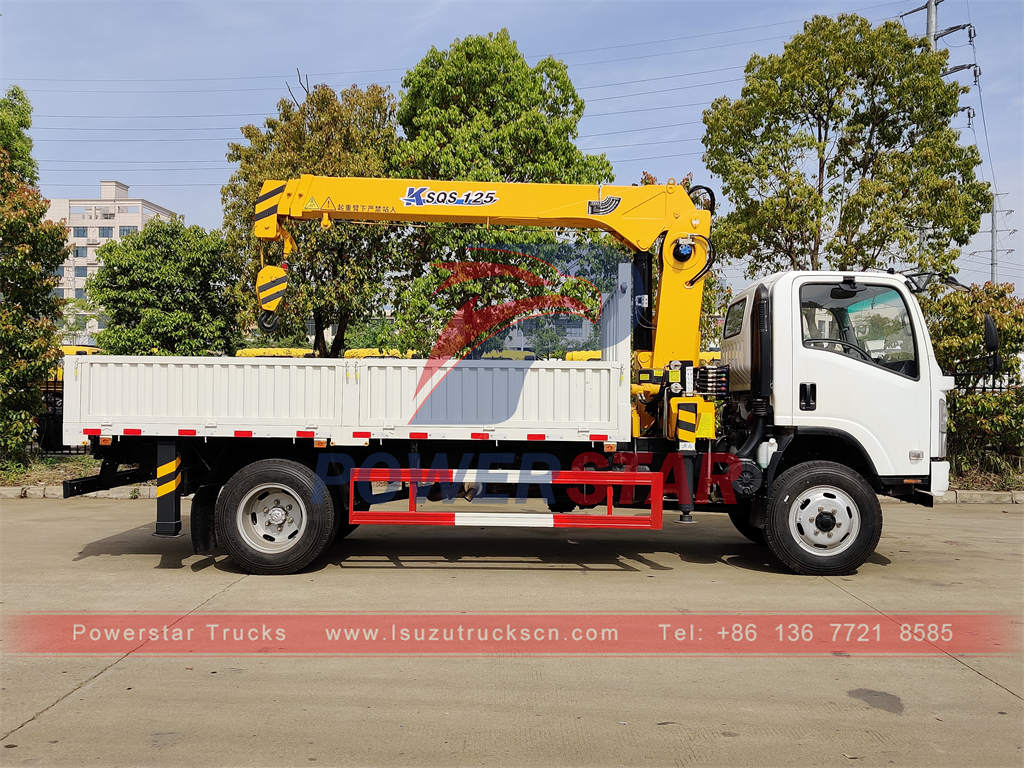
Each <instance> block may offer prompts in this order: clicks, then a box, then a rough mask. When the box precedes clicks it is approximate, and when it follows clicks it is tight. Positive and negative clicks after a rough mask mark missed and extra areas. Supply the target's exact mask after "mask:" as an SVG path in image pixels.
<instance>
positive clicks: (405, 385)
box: [63, 175, 953, 575]
mask: <svg viewBox="0 0 1024 768" xmlns="http://www.w3.org/2000/svg"><path fill="white" fill-rule="evenodd" d="M714 207H715V201H714V195H713V193H712V192H711V190H709V189H708V188H706V187H693V188H690V189H689V190H688V189H686V188H684V187H683V186H681V185H677V184H675V183H674V182H671V181H670V182H669V183H668V184H664V185H649V186H611V185H573V184H539V183H487V182H476V181H438V180H424V179H370V178H335V177H325V176H313V175H302V176H300V177H298V178H293V179H290V180H268V181H266V182H265V183H264V184H263V186H262V189H261V193H260V195H259V197H258V198H257V199H256V203H255V208H254V235H255V237H256V238H258V239H259V241H260V242H261V243H264V244H267V246H268V247H273V244H274V243H276V242H279V241H283V245H284V247H283V252H284V254H283V256H284V259H285V262H284V263H282V264H281V265H274V264H266V263H265V264H264V265H263V267H262V269H261V270H260V272H259V275H258V277H257V285H256V293H257V298H258V303H259V307H260V315H259V324H260V326H261V327H263V328H272V327H273V326H274V324H275V322H276V314H275V313H276V310H277V309H278V307H279V306H280V304H281V302H282V301H284V300H285V299H286V297H287V285H288V271H287V266H286V262H287V258H288V257H289V256H290V254H291V253H294V251H295V248H296V244H295V239H294V238H293V237H292V235H291V234H290V232H289V231H288V228H287V225H290V224H291V223H292V222H300V221H319V222H320V223H321V226H323V227H325V228H328V227H330V226H332V224H333V222H334V221H337V220H342V221H364V222H395V223H397V224H398V225H403V224H408V223H414V222H449V223H463V224H486V225H491V224H493V225H522V226H539V227H560V228H591V229H599V230H603V231H605V232H608V233H610V234H611V235H612V236H614V237H615V238H616V239H617V240H618V241H619V242H620V243H622V244H623V245H625V246H626V248H627V249H628V252H629V258H628V260H627V262H626V263H622V264H620V265H619V266H618V268H617V270H616V272H615V274H614V279H613V281H612V284H611V285H610V286H609V288H608V290H606V291H604V292H602V294H601V297H600V304H601V307H600V317H599V323H600V330H601V349H600V350H599V351H600V354H599V355H595V356H593V357H595V358H596V359H586V360H507V359H487V358H482V359H467V358H465V357H458V356H457V355H455V354H454V353H452V352H451V349H449V348H445V349H442V352H443V354H442V353H439V354H437V355H431V356H429V357H427V358H426V359H409V358H380V357H363V358H354V359H318V358H226V357H150V356H105V355H93V356H88V357H68V358H66V359H65V364H64V365H65V368H64V424H63V430H64V439H65V442H67V443H69V444H75V443H79V442H82V441H87V442H88V443H89V445H90V446H91V450H92V452H93V453H94V454H95V455H96V456H97V457H99V458H101V459H102V465H101V470H100V473H99V475H97V476H95V477H90V478H81V479H77V480H71V481H67V482H66V483H65V484H64V495H65V497H70V496H74V495H78V494H83V493H88V492H90V491H96V490H100V489H103V488H109V487H113V486H115V485H122V484H125V483H128V482H137V481H145V480H150V479H153V478H155V479H156V482H157V499H156V507H157V509H156V534H157V535H160V536H178V535H181V531H182V518H181V498H182V496H183V495H186V494H192V495H193V497H192V502H191V510H190V515H189V522H190V530H191V536H192V543H193V548H194V550H195V551H196V552H197V553H201V552H226V553H227V554H228V555H229V556H230V557H231V558H232V559H233V560H234V562H235V563H236V564H237V566H238V567H239V568H241V569H242V570H244V571H246V572H250V573H258V574H287V573H294V572H296V571H299V570H301V569H303V568H305V567H307V566H308V565H309V564H310V563H311V562H312V561H314V560H315V559H316V558H317V557H319V556H320V555H321V554H322V553H323V552H324V550H325V549H326V548H327V547H328V546H329V545H330V544H331V543H332V541H334V540H336V539H338V538H340V537H344V536H346V535H348V534H349V533H350V532H351V531H352V530H354V529H355V527H356V526H358V525H407V526H474V527H489V526H503V527H508V526H513V527H515V526H520V527H547V528H593V529H601V530H643V529H648V530H650V529H660V528H661V527H662V525H663V520H664V518H665V515H666V512H668V513H671V514H672V515H678V520H679V521H680V522H683V523H687V522H692V520H693V516H692V513H693V511H694V510H698V509H699V510H709V511H716V512H723V513H727V514H728V515H729V517H730V519H731V520H732V522H733V524H734V525H735V527H736V528H737V530H738V531H739V532H740V533H742V534H743V535H745V536H746V537H748V538H749V539H751V540H752V541H754V542H757V543H759V544H762V545H766V546H767V547H768V548H769V549H770V550H771V552H772V553H773V554H774V555H775V557H776V558H777V559H778V560H779V561H780V562H781V563H782V564H783V565H784V566H785V567H787V568H788V569H790V570H792V571H793V572H795V573H798V574H817V575H833V574H848V573H852V572H854V571H856V569H857V568H858V567H859V566H861V565H862V564H863V563H864V562H865V561H866V560H867V558H868V557H869V556H870V555H871V554H872V552H873V551H874V549H875V547H876V545H877V543H878V541H879V536H880V535H881V530H882V510H881V506H880V503H879V495H883V496H892V497H897V498H901V499H905V500H909V501H918V502H921V503H927V502H928V501H929V500H930V499H931V498H933V497H934V496H939V495H941V494H943V493H944V492H945V491H946V490H947V486H948V483H949V463H948V462H947V461H946V460H945V455H946V429H947V426H946V422H947V418H946V396H945V393H946V392H947V391H948V390H950V389H951V388H952V386H953V379H952V378H951V377H949V376H946V375H944V374H943V372H942V371H941V370H940V368H939V365H938V363H937V362H936V358H935V354H934V351H933V349H932V344H931V341H930V339H929V335H928V330H927V328H926V325H925V318H924V316H923V314H922V311H921V308H920V306H919V304H918V302H917V300H916V298H915V292H916V291H917V290H919V288H920V284H921V280H920V279H918V278H916V277H914V276H907V275H903V274H899V273H895V272H892V271H890V272H880V271H857V272H854V271H836V272H820V271H819V272H801V271H791V272H785V273H780V274H775V275H772V276H770V277H766V278H764V279H760V280H757V281H756V282H754V283H753V284H752V285H750V286H749V287H747V288H745V289H744V290H742V291H740V292H739V293H737V294H736V295H735V296H734V297H733V298H732V300H731V302H730V303H729V305H728V308H727V310H726V312H725V317H724V324H723V328H722V342H721V352H720V355H719V356H718V357H719V359H709V358H707V357H705V360H704V361H702V360H701V351H700V350H701V339H700V332H699V320H700V313H701V303H702V289H703V280H704V278H705V276H706V275H707V274H708V272H709V270H710V269H711V268H712V266H713V263H714V258H715V253H714V245H713V241H712V239H711V224H712V216H713V214H714ZM261 258H262V257H261ZM483 261H486V259H484V260H483ZM479 263H480V262H479V261H478V262H475V263H474V265H473V267H472V269H471V270H470V274H471V275H472V276H475V277H476V278H480V279H486V274H487V273H486V272H480V269H479ZM491 267H494V265H491ZM447 268H448V269H450V270H451V271H452V273H453V274H454V273H455V272H457V271H459V270H460V269H466V268H465V267H463V266H461V265H457V264H456V265H452V264H448V265H447ZM494 268H495V269H499V271H500V270H501V269H505V270H506V272H505V273H502V274H505V275H506V276H507V274H508V269H509V268H507V267H501V266H500V265H499V266H497V267H494ZM473 270H476V271H473ZM490 274H494V273H493V272H492V273H490ZM481 275H484V277H481ZM518 277H519V278H522V279H524V280H527V281H529V280H531V278H530V276H529V275H518ZM540 305H542V306H543V307H548V308H549V309H550V307H551V306H553V305H552V304H551V302H547V303H545V302H543V301H542V302H540ZM467 306H468V305H467ZM560 306H563V308H564V305H560ZM470 309H476V310H480V309H481V308H480V307H470ZM510 312H512V313H513V314H514V311H512V310H510ZM463 319H464V320H465V318H463ZM476 330H477V331H479V330H480V329H479V328H476ZM472 336H473V334H472V333H470V335H469V336H468V337H466V338H472ZM464 340H465V339H463V341H464ZM460 343H461V342H460ZM442 346H443V345H442ZM450 346H451V345H449V347H450ZM455 346H458V344H456V345H455ZM445 350H447V351H445ZM588 357H589V356H588ZM375 483H376V484H377V485H374V484H375ZM381 483H390V484H391V485H390V486H388V487H389V488H391V489H392V491H391V492H390V495H389V496H386V495H385V494H381V493H377V492H375V490H376V489H379V488H380V487H381V486H380V484H381ZM467 486H472V487H473V488H475V489H479V490H480V491H485V492H486V491H488V489H498V491H497V492H501V490H502V489H504V490H505V491H506V492H508V491H509V489H515V491H516V493H515V496H516V498H517V499H518V500H520V501H521V500H522V499H524V498H526V497H542V498H543V499H544V500H545V501H546V502H547V507H548V512H542V511H535V510H534V511H530V510H527V509H526V508H525V507H524V506H522V505H520V506H518V507H517V506H516V505H514V504H510V505H508V507H507V510H504V511H493V510H489V511H470V509H471V508H467V507H465V506H463V505H462V504H461V502H460V503H459V506H457V507H456V506H454V505H453V504H452V503H449V501H446V500H450V499H452V498H453V497H454V496H455V495H457V494H456V493H455V491H454V490H453V489H458V488H463V489H464V488H465V487H467ZM395 489H401V490H400V491H399V490H395ZM439 491H440V493H439ZM458 495H463V496H464V497H465V498H470V497H471V495H472V494H470V495H466V494H458ZM478 495H479V494H478ZM506 495H508V494H506ZM385 496H386V497H385ZM439 497H440V498H441V499H442V501H441V503H440V504H438V503H434V502H432V501H431V499H437V498H439ZM396 499H397V500H398V502H399V507H398V508H395V500H396ZM536 506H537V505H533V507H536ZM477 508H478V509H479V507H477ZM415 530H416V529H415V528H411V529H409V531H410V535H415Z"/></svg>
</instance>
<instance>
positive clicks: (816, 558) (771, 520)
mask: <svg viewBox="0 0 1024 768" xmlns="http://www.w3.org/2000/svg"><path fill="white" fill-rule="evenodd" d="M881 534H882V507H881V506H880V505H879V503H878V497H877V496H876V495H875V492H874V490H873V489H872V488H871V486H870V485H869V484H868V482H867V481H866V480H865V479H864V478H863V477H861V476H860V475H859V474H858V473H857V472H854V471H853V470H852V469H850V468H849V467H845V466H843V465H842V464H836V463H835V462H832V461H808V462H806V463H804V464H798V465H796V466H795V467H791V468H790V469H788V470H786V471H785V472H783V473H782V475H780V476H779V478H778V479H777V480H776V481H775V483H774V484H773V485H772V490H771V494H770V495H769V497H768V510H767V520H766V523H765V528H764V537H765V542H766V543H767V544H768V547H769V548H770V549H771V551H772V554H774V555H775V556H776V557H777V558H778V559H779V560H780V561H781V562H782V563H783V565H785V566H786V567H787V568H789V569H790V570H792V571H794V572H795V573H801V574H806V575H810V576H839V575H842V574H848V573H853V572H854V571H855V570H857V568H858V567H860V566H861V565H863V564H864V561H865V560H867V559H868V557H870V556H871V553H872V552H874V551H875V547H876V546H877V545H878V539H879V537H880V536H881Z"/></svg>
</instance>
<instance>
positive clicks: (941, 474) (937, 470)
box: [928, 461, 949, 496]
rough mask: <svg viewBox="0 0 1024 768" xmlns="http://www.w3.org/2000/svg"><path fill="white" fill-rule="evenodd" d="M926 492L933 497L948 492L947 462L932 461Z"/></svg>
mask: <svg viewBox="0 0 1024 768" xmlns="http://www.w3.org/2000/svg"><path fill="white" fill-rule="evenodd" d="M928 490H929V491H931V493H932V495H933V496H942V495H943V494H944V493H945V492H946V491H948V490H949V462H948V461H933V462H932V463H931V478H930V482H929V487H928Z"/></svg>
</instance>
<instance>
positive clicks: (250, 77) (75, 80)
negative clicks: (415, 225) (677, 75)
mask: <svg viewBox="0 0 1024 768" xmlns="http://www.w3.org/2000/svg"><path fill="white" fill-rule="evenodd" d="M900 4H902V0H892V1H891V2H885V3H874V4H873V5H865V6H861V7H859V8H853V9H852V11H851V12H855V11H861V10H873V9H874V8H882V7H887V6H890V5H900ZM805 20H806V19H804V18H793V19H788V20H785V22H772V23H770V24H763V25H756V26H752V27H734V28H730V29H726V30H717V31H715V32H701V33H697V34H688V35H680V36H678V37H671V38H664V39H662V40H640V41H637V42H635V43H616V44H613V45H602V46H600V47H597V48H578V49H574V50H568V51H553V52H549V53H545V54H536V53H535V54H523V55H524V57H526V58H544V57H547V56H565V55H572V54H575V53H594V52H598V51H604V50H614V49H620V48H635V47H638V46H649V45H660V44H663V43H675V42H679V41H680V40H693V39H699V38H706V37H714V36H716V35H727V34H730V33H736V32H751V31H754V30H762V29H766V28H769V27H783V26H785V25H790V24H801V23H803V22H805ZM657 55H663V54H657ZM407 69H408V68H406V67H390V68H380V69H374V70H346V71H344V72H310V73H308V75H309V77H347V76H350V75H369V74H376V73H379V72H399V71H402V70H407ZM291 77H293V73H285V74H274V75H223V76H204V77H176V78H68V77H55V78H47V77H20V76H8V77H6V78H5V80H7V81H8V82H14V81H19V82H59V83H203V82H218V81H245V80H271V79H279V78H291Z"/></svg>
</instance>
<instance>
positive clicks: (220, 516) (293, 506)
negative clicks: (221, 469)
mask: <svg viewBox="0 0 1024 768" xmlns="http://www.w3.org/2000/svg"><path fill="white" fill-rule="evenodd" d="M215 517H216V527H217V543H218V544H219V545H220V546H223V547H224V549H225V550H226V551H227V553H228V554H229V555H230V556H231V558H232V559H233V560H234V561H235V563H236V564H237V565H238V567H239V568H241V569H242V570H243V571H245V572H246V573H257V574H287V573H295V572H296V571H300V570H302V569H303V568H305V567H306V566H307V565H309V564H310V563H311V562H313V560H315V559H316V558H317V557H318V556H319V555H320V554H321V553H322V552H323V551H324V550H325V549H326V548H327V546H328V545H329V544H330V543H331V540H332V539H333V537H334V529H335V519H336V516H335V513H334V501H333V499H332V497H331V493H330V492H329V491H328V489H327V486H325V485H324V483H323V481H322V480H321V479H320V478H319V477H317V476H316V474H315V473H314V472H313V471H312V470H311V469H310V468H309V467H307V466H305V465H304V464H299V463H298V462H295V461H289V460H287V459H263V460H261V461H255V462H253V463H252V464H248V465H247V466H244V467H242V468H241V469H240V470H238V471H237V472H236V473H235V474H234V475H232V476H231V479H229V480H228V481H227V482H226V483H225V484H224V488H223V490H222V491H221V494H220V496H219V497H218V499H217V508H216V512H215Z"/></svg>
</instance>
